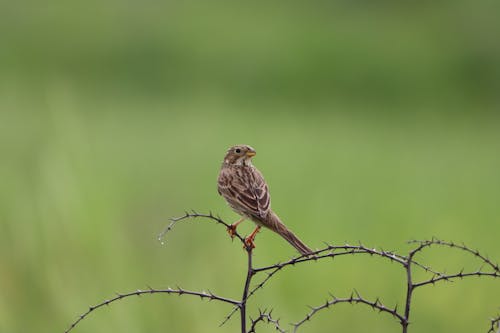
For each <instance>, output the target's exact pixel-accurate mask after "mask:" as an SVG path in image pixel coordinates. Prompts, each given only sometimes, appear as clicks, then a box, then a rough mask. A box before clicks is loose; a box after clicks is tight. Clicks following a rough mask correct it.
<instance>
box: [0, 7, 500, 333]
mask: <svg viewBox="0 0 500 333" xmlns="http://www.w3.org/2000/svg"><path fill="white" fill-rule="evenodd" d="M498 9H499V6H498V3H496V2H494V1H489V0H478V1H461V0H456V1H420V2H407V1H403V2H396V1H376V2H371V1H331V2H328V1H312V2H300V1H288V2H259V1H258V2H250V3H249V2H245V3H244V2H225V1H206V2H192V1H189V2H163V3H162V2H155V1H148V2H138V1H106V2H102V1H95V0H87V1H84V2H83V1H82V2H72V3H71V4H70V3H64V4H63V3H62V2H61V3H59V2H56V1H54V2H50V3H40V2H34V1H33V2H12V1H11V2H2V4H1V5H0V31H1V41H0V43H1V47H0V156H1V163H0V179H1V186H0V331H1V332H61V331H63V330H64V329H66V328H67V327H68V325H69V324H70V323H71V322H72V321H73V320H74V319H75V318H76V317H77V315H78V314H80V313H82V312H84V311H85V310H86V309H87V307H88V306H89V305H92V304H95V303H97V302H100V301H102V300H104V299H106V298H109V297H111V296H113V295H114V293H115V292H125V291H129V290H135V289H138V288H145V287H146V285H151V286H154V287H158V288H161V287H167V286H176V285H180V286H182V287H184V288H188V289H199V290H203V289H210V290H212V291H213V292H216V293H219V294H221V295H224V296H227V297H239V296H240V294H241V288H242V286H243V279H244V274H245V256H244V252H243V250H242V249H241V246H240V244H238V243H237V242H231V241H230V240H229V238H228V237H227V235H226V234H225V231H224V230H223V229H222V228H220V227H218V226H216V225H212V224H210V223H201V222H200V221H198V222H194V223H185V224H179V225H178V226H177V227H176V228H175V229H174V231H173V232H172V233H171V234H169V236H168V238H167V241H166V244H165V245H163V246H162V245H161V244H160V243H159V242H158V241H157V239H156V238H157V235H158V233H159V232H160V231H161V230H162V229H163V227H164V226H165V225H166V224H167V223H168V218H169V217H171V216H177V215H182V214H183V211H184V210H185V209H191V208H194V209H197V210H199V211H201V212H208V211H209V210H212V211H214V212H217V213H219V214H220V215H221V216H222V217H223V218H224V219H226V220H227V221H228V222H231V221H233V220H235V219H236V218H237V216H236V215H235V214H234V213H233V212H231V211H230V209H229V208H228V207H227V206H226V205H225V203H224V201H223V199H222V198H221V197H219V196H218V194H217V191H216V178H217V174H218V169H219V166H220V163H221V161H222V157H223V155H224V153H225V150H226V149H227V148H228V147H229V146H231V145H233V144H238V143H246V144H250V145H252V146H253V147H255V149H256V150H257V152H258V155H257V156H256V158H255V164H256V166H257V167H259V168H260V169H261V170H262V172H263V173H264V175H265V177H266V179H267V181H268V183H269V185H270V188H271V193H272V197H273V207H274V208H275V210H276V211H277V213H278V214H279V215H280V216H281V217H282V219H283V220H284V221H285V223H286V224H287V225H288V226H289V227H290V228H291V229H292V230H294V231H295V232H296V233H297V234H298V235H300V237H301V238H302V239H303V240H304V241H305V242H307V243H308V244H309V245H310V246H312V247H315V248H319V247H322V246H323V242H324V241H327V242H331V243H333V244H339V243H343V242H344V241H347V242H351V243H354V242H357V241H358V240H360V241H362V242H363V243H365V244H366V245H368V246H377V247H383V248H384V249H387V250H395V251H399V252H401V253H405V252H406V251H407V250H408V249H409V247H408V245H407V244H406V241H407V240H409V239H412V238H417V239H422V238H430V237H432V236H437V237H441V238H444V239H447V240H455V241H464V242H466V243H467V244H470V245H471V246H472V247H474V248H479V249H481V250H482V251H484V253H486V254H489V255H490V256H491V257H492V258H495V259H497V260H498V259H500V245H499V237H498V235H499V232H500V223H499V222H500V218H499V216H500V202H499V198H500V172H499V170H500V154H499V152H500V118H499V106H500V94H499V92H500V42H499V39H498V36H499V33H500V20H498ZM251 229H252V226H251V224H250V223H246V225H243V226H242V229H241V230H242V233H248V232H250V230H251ZM293 255H295V252H294V250H293V249H292V248H291V247H290V246H289V245H288V244H287V243H286V242H284V241H283V240H282V239H280V238H279V237H278V236H276V235H274V234H272V233H271V232H262V233H260V234H259V235H258V238H257V248H256V250H255V262H256V264H258V265H265V264H271V263H275V262H277V261H282V260H285V259H287V258H290V257H291V256H293ZM419 258H420V259H421V260H422V261H424V262H426V263H428V264H430V265H433V266H434V267H435V268H436V269H442V270H445V269H446V270H447V271H448V272H453V271H455V270H457V271H458V270H459V269H460V268H461V267H466V268H467V269H476V268H478V267H479V265H480V264H479V263H478V262H477V261H474V259H473V258H470V257H468V256H467V255H465V254H463V253H458V254H456V253H455V252H453V251H449V250H438V249H434V250H431V251H429V252H427V253H426V254H424V255H422V256H421V257H419ZM419 277H421V275H419ZM499 282H500V281H494V280H491V279H488V278H485V279H470V280H465V281H462V282H456V283H447V284H440V285H436V286H435V287H434V288H429V289H422V290H419V291H417V292H416V295H415V300H414V304H413V313H412V314H413V316H412V326H411V328H412V332H415V333H417V332H472V331H474V332H478V331H486V330H487V328H488V324H489V318H490V317H491V316H493V315H495V314H497V313H498V311H499V310H498V309H499V306H500V303H499V299H500V297H499V296H500V285H499ZM353 288H356V289H357V290H359V291H360V292H361V293H362V294H363V295H364V296H366V297H370V298H375V297H376V296H379V297H381V299H382V300H383V301H384V302H386V303H387V304H388V305H390V306H393V305H395V304H396V303H399V304H400V306H401V305H402V301H403V296H404V288H405V280H404V274H403V271H401V270H400V269H399V268H398V267H397V266H396V265H394V264H392V265H391V264H388V263H386V262H385V261H382V260H379V259H376V258H357V257H350V258H342V259H339V260H336V261H334V262H325V263H315V264H311V265H307V266H302V267H300V266H299V267H295V268H292V269H289V270H286V271H284V272H282V274H281V275H279V276H278V277H276V278H275V279H274V280H273V281H272V282H270V283H269V284H268V285H267V287H266V289H265V290H261V291H260V292H259V293H258V294H256V296H255V298H254V299H253V302H252V305H251V308H250V314H253V315H254V316H255V314H256V313H257V308H258V307H261V308H274V312H273V314H274V315H275V316H276V317H279V318H281V322H282V323H283V324H285V325H286V323H288V322H295V321H298V320H299V319H301V318H302V317H303V316H304V315H305V314H306V313H307V312H308V311H309V309H308V308H307V307H306V305H319V304H321V303H322V302H323V301H324V299H325V298H327V297H328V292H333V293H334V294H336V295H337V296H339V297H342V296H348V295H349V294H350V292H351V290H352V289H353ZM229 310H230V308H229V307H228V306H226V305H224V304H217V303H215V302H211V303H208V302H201V301H200V300H198V299H193V298H187V297H186V298H179V297H169V296H165V295H157V296H145V297H142V298H135V299H128V300H124V301H122V302H120V303H116V304H114V305H113V306H111V307H110V308H106V309H102V310H99V311H97V312H95V313H93V314H92V315H91V316H90V317H89V318H88V319H86V320H85V321H83V322H82V323H81V325H79V326H78V327H77V328H76V329H75V332H110V331H120V332H165V331H169V332H206V331H211V332H235V331H237V330H238V327H239V320H238V318H237V317H235V318H234V319H233V320H232V321H231V322H229V323H228V324H226V325H225V326H224V327H221V328H218V324H219V323H220V322H221V320H222V319H223V318H224V316H225V314H226V313H227V312H228V311H229ZM367 327H369V330H370V332H398V331H399V330H400V329H399V326H398V324H397V323H396V322H395V321H394V320H393V319H392V318H390V317H388V316H384V315H379V314H377V313H375V312H373V311H371V310H370V309H366V308H365V307H363V306H350V305H346V306H342V305H341V306H339V307H338V308H336V309H335V310H330V311H327V312H324V313H322V314H320V315H318V317H317V318H316V320H313V321H312V322H311V323H309V324H308V325H306V326H304V328H303V331H305V332H327V331H335V330H337V331H349V332H366V331H367ZM259 331H261V332H271V331H274V330H273V329H272V328H271V327H262V328H261V329H260V330H259Z"/></svg>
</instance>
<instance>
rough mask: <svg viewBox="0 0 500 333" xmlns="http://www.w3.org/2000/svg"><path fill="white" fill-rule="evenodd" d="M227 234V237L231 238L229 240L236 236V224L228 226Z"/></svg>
mask: <svg viewBox="0 0 500 333" xmlns="http://www.w3.org/2000/svg"><path fill="white" fill-rule="evenodd" d="M227 233H228V234H229V236H230V237H231V239H233V238H234V236H236V224H230V225H229V226H228V227H227Z"/></svg>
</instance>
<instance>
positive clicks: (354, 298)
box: [292, 290, 405, 332]
mask: <svg viewBox="0 0 500 333" xmlns="http://www.w3.org/2000/svg"><path fill="white" fill-rule="evenodd" d="M330 296H331V297H332V299H331V300H329V301H328V300H327V301H326V302H325V303H324V304H323V305H320V306H318V307H311V312H309V313H308V314H307V315H306V316H305V318H304V319H302V320H301V321H299V322H297V323H295V324H292V325H293V327H294V329H293V331H294V332H297V330H298V328H299V327H300V326H302V325H303V324H304V323H306V322H307V321H309V320H310V319H311V317H313V316H314V315H315V314H316V313H318V312H319V311H321V310H323V309H327V308H329V307H331V306H333V305H336V304H340V303H351V304H353V303H355V304H365V305H368V306H370V307H371V308H372V309H373V310H379V312H385V313H388V314H390V315H392V316H393V317H394V318H396V319H398V320H399V322H403V321H404V320H405V318H404V317H403V316H402V315H400V314H399V313H398V309H397V305H396V306H395V307H394V309H391V308H389V307H387V306H385V305H384V304H382V303H381V302H380V300H379V299H378V298H377V299H376V300H375V301H373V302H371V301H368V300H367V299H365V298H363V297H362V296H361V295H360V294H359V293H358V292H357V291H356V290H355V291H354V292H353V293H352V294H351V296H349V297H347V298H337V297H335V296H333V295H330Z"/></svg>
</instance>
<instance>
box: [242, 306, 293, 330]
mask: <svg viewBox="0 0 500 333" xmlns="http://www.w3.org/2000/svg"><path fill="white" fill-rule="evenodd" d="M272 312H273V310H271V311H269V312H266V310H263V311H262V310H259V316H258V317H257V318H255V319H252V318H250V321H251V325H250V330H249V331H248V333H255V332H256V331H255V327H256V326H257V324H258V323H259V322H261V321H262V322H265V323H267V324H272V325H273V326H274V329H275V330H276V331H278V332H280V333H285V332H286V331H285V330H284V329H282V328H281V326H280V321H279V319H274V318H273V317H272V315H271V313H272Z"/></svg>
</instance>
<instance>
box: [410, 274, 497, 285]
mask: <svg viewBox="0 0 500 333" xmlns="http://www.w3.org/2000/svg"><path fill="white" fill-rule="evenodd" d="M469 276H478V277H480V276H491V277H493V278H500V274H499V273H497V272H482V271H481V270H478V271H475V272H470V273H464V272H463V271H460V272H459V273H456V274H447V275H441V276H434V277H432V278H431V279H429V280H426V281H422V282H419V283H414V284H413V287H414V288H417V287H422V286H425V285H428V284H434V283H436V282H438V281H449V282H453V281H452V280H453V279H457V278H460V279H463V278H465V277H469Z"/></svg>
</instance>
